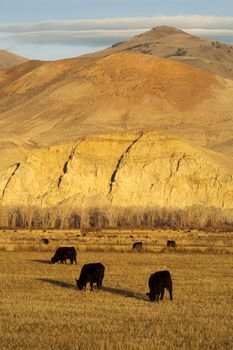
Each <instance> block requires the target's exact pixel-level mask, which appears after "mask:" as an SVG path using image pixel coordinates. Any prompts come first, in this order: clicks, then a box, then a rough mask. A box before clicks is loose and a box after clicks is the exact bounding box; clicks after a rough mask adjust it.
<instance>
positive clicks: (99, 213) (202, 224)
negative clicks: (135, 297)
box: [0, 206, 233, 230]
mask: <svg viewBox="0 0 233 350" xmlns="http://www.w3.org/2000/svg"><path fill="white" fill-rule="evenodd" d="M0 228H2V229H11V228H14V229H15V228H21V229H44V230H46V229H82V228H164V229H166V228H170V229H184V228H186V229H220V230H221V229H222V230H233V209H232V210H231V209H224V210H223V209H221V208H214V207H208V208H206V207H203V206H191V207H188V208H186V209H176V208H159V207H157V208H139V207H131V208H119V207H107V208H104V207H103V208H88V209H87V208H85V209H82V208H81V209H80V208H68V207H53V208H38V207H14V208H12V207H0Z"/></svg>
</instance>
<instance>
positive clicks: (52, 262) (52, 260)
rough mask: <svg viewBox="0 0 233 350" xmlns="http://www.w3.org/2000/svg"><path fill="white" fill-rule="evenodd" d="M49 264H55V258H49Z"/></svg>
mask: <svg viewBox="0 0 233 350" xmlns="http://www.w3.org/2000/svg"><path fill="white" fill-rule="evenodd" d="M51 264H55V258H54V256H53V257H52V258H51Z"/></svg>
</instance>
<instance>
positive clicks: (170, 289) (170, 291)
mask: <svg viewBox="0 0 233 350" xmlns="http://www.w3.org/2000/svg"><path fill="white" fill-rule="evenodd" d="M168 291H169V294H170V300H173V299H172V288H169V289H168Z"/></svg>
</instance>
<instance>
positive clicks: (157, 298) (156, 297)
mask: <svg viewBox="0 0 233 350" xmlns="http://www.w3.org/2000/svg"><path fill="white" fill-rule="evenodd" d="M155 299H156V301H159V293H157V294H156V296H155Z"/></svg>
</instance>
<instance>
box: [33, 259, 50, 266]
mask: <svg viewBox="0 0 233 350" xmlns="http://www.w3.org/2000/svg"><path fill="white" fill-rule="evenodd" d="M32 261H34V262H38V263H40V264H49V265H51V260H41V259H34V260H32Z"/></svg>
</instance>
